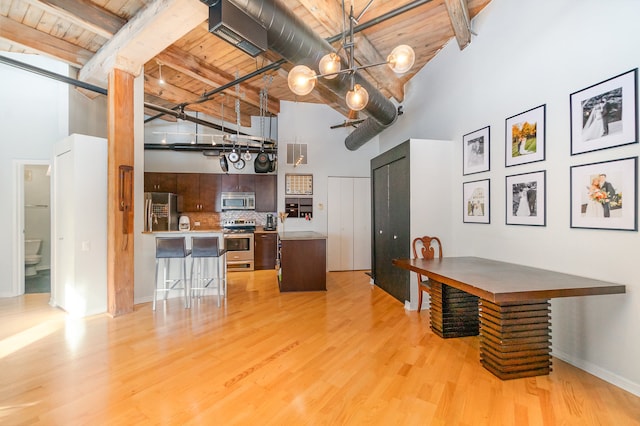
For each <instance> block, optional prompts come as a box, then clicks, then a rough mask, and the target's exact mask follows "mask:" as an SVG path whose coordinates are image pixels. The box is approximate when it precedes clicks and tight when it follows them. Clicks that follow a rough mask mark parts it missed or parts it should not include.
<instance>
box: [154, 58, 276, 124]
mask: <svg viewBox="0 0 640 426" xmlns="http://www.w3.org/2000/svg"><path fill="white" fill-rule="evenodd" d="M156 59H157V60H158V61H160V63H162V65H163V66H165V65H166V66H168V67H170V68H173V69H174V70H176V71H178V72H180V73H182V74H185V75H187V76H189V77H191V78H193V79H195V80H198V81H201V82H203V83H205V84H207V85H208V86H211V88H214V89H215V88H216V87H220V86H223V85H225V84H227V83H229V81H233V80H235V77H234V76H233V75H231V74H229V73H227V72H224V71H222V70H220V69H218V68H216V67H214V66H212V65H210V64H209V63H207V62H205V61H203V60H202V59H200V58H198V57H197V56H194V55H192V54H190V53H189V52H186V51H184V50H182V49H179V48H177V47H174V46H169V47H168V48H167V49H165V50H164V51H162V52H160V53H159V54H158V56H156ZM240 91H241V93H242V92H244V97H243V98H242V100H244V101H245V102H247V103H248V104H250V105H253V106H254V107H256V108H260V89H258V88H256V87H255V86H252V85H249V84H246V83H243V84H241V85H240ZM223 93H225V94H227V95H230V96H233V97H236V96H237V95H236V90H235V88H229V89H227V90H225V91H223ZM268 103H269V104H268V109H269V112H272V113H274V114H277V113H279V112H280V101H279V100H278V99H275V98H271V97H270V98H269V99H268Z"/></svg>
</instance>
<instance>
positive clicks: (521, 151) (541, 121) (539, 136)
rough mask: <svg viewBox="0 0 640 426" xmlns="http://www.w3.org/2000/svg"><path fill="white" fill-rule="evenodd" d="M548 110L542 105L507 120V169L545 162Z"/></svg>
mask: <svg viewBox="0 0 640 426" xmlns="http://www.w3.org/2000/svg"><path fill="white" fill-rule="evenodd" d="M546 109H547V106H546V104H545V105H540V106H537V107H535V108H532V109H530V110H528V111H525V112H522V113H520V114H517V115H514V116H513V117H509V118H507V119H506V122H505V166H506V167H509V166H517V165H519V164H526V163H533V162H535V161H543V160H544V152H545V115H546Z"/></svg>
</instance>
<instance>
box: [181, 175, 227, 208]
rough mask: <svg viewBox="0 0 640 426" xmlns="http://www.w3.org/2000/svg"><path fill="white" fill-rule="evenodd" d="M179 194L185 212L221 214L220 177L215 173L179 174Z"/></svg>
mask: <svg viewBox="0 0 640 426" xmlns="http://www.w3.org/2000/svg"><path fill="white" fill-rule="evenodd" d="M176 180H177V193H178V194H179V195H181V196H182V197H181V199H182V204H181V206H180V207H181V208H180V211H183V212H219V211H220V176H219V175H217V174H213V173H177V178H176Z"/></svg>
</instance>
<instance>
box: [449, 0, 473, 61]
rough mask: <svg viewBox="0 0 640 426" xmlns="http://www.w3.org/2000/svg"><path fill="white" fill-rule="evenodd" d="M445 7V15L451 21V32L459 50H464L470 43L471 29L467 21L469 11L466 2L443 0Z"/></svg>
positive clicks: (464, 0)
mask: <svg viewBox="0 0 640 426" xmlns="http://www.w3.org/2000/svg"><path fill="white" fill-rule="evenodd" d="M444 4H445V6H446V7H447V13H448V14H449V19H450V20H451V26H452V27H453V32H454V34H455V35H456V41H457V42H458V46H459V47H460V50H462V49H464V48H465V47H467V46H468V45H469V43H471V29H470V28H469V26H470V21H469V10H468V8H467V0H444Z"/></svg>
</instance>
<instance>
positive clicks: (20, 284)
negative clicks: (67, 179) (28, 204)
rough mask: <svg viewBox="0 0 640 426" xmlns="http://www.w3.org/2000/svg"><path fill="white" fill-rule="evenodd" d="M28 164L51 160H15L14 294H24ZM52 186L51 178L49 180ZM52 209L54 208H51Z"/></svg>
mask: <svg viewBox="0 0 640 426" xmlns="http://www.w3.org/2000/svg"><path fill="white" fill-rule="evenodd" d="M26 166H49V167H51V160H13V170H14V173H13V176H14V188H15V191H14V203H13V205H14V209H13V252H14V253H15V257H14V262H13V274H12V275H13V280H12V281H13V285H12V286H11V287H12V290H13V296H22V295H24V231H25V230H24V227H25V218H24V213H25V211H24V198H25V197H24V170H25V167H26ZM49 185H50V186H51V180H50V181H49ZM51 194H52V193H51V188H49V208H50V209H51V197H52V195H51ZM50 211H52V210H50ZM52 229H53V228H52Z"/></svg>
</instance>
